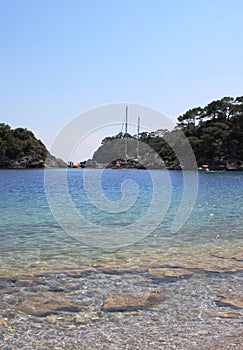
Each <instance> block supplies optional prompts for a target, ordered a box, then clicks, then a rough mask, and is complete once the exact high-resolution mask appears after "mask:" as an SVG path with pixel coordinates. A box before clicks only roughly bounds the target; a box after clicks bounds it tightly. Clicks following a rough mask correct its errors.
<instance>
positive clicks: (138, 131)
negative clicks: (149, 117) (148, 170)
mask: <svg viewBox="0 0 243 350" xmlns="http://www.w3.org/2000/svg"><path fill="white" fill-rule="evenodd" d="M139 133H140V117H138V129H137V159H139Z"/></svg>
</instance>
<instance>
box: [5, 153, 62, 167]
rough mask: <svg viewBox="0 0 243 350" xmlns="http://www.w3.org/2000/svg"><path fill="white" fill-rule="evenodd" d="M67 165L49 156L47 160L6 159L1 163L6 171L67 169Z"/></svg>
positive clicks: (29, 157)
mask: <svg viewBox="0 0 243 350" xmlns="http://www.w3.org/2000/svg"><path fill="white" fill-rule="evenodd" d="M66 167H67V163H65V162H64V161H63V160H62V159H60V158H56V157H54V156H52V155H51V154H48V156H47V158H46V159H45V158H37V157H35V156H25V157H21V158H18V159H9V158H5V159H3V160H1V161H0V168H4V169H41V168H66Z"/></svg>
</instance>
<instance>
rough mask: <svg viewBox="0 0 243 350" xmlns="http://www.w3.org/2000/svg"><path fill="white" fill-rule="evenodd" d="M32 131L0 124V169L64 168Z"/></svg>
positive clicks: (64, 164)
mask: <svg viewBox="0 0 243 350" xmlns="http://www.w3.org/2000/svg"><path fill="white" fill-rule="evenodd" d="M65 166H66V163H65V162H63V161H62V160H61V159H56V158H55V157H54V156H52V155H51V154H50V153H49V152H48V150H47V149H46V147H45V145H44V144H43V143H42V142H41V141H40V140H38V139H37V138H36V137H35V135H34V134H33V133H32V131H30V130H27V129H23V128H17V129H11V127H10V126H9V125H7V124H4V123H0V168H44V167H65Z"/></svg>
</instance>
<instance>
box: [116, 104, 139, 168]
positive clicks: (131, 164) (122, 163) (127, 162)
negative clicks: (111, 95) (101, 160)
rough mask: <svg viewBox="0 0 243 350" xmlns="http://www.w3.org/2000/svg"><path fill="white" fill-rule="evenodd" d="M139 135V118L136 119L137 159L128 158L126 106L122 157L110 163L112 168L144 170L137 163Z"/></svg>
mask: <svg viewBox="0 0 243 350" xmlns="http://www.w3.org/2000/svg"><path fill="white" fill-rule="evenodd" d="M139 133H140V117H138V122H137V145H136V149H137V155H136V156H137V157H136V158H129V156H128V142H129V140H128V139H129V137H128V107H127V106H126V112H125V130H124V136H123V139H124V157H121V158H119V159H116V160H115V161H113V162H112V164H113V166H114V168H116V169H131V168H135V169H144V167H143V166H142V165H141V164H140V163H139V160H140V155H139Z"/></svg>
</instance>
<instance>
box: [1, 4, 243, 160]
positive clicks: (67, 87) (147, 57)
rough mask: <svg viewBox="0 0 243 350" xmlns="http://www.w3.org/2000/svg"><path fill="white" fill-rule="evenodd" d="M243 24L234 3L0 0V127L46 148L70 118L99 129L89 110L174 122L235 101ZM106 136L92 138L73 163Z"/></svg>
mask: <svg viewBox="0 0 243 350" xmlns="http://www.w3.org/2000/svg"><path fill="white" fill-rule="evenodd" d="M242 18H243V1H242V0H232V1H228V0H198V1H195V0H183V1H182V0H170V1H169V0H89V1H88V0H85V1H84V0H70V1H66V0H0V49H1V54H0V98H1V100H0V122H4V123H6V124H9V125H11V126H12V127H26V128H28V129H31V130H32V131H33V132H34V133H35V135H36V136H37V137H38V138H40V139H41V140H42V141H43V142H44V143H45V144H46V146H47V147H48V148H49V149H51V145H52V143H53V141H54V140H55V138H56V136H57V135H58V134H59V133H60V131H61V130H62V128H63V127H65V126H66V125H67V124H68V123H69V122H70V121H71V120H72V119H73V118H74V117H75V116H76V117H77V116H78V115H80V114H82V113H83V114H82V118H83V119H82V120H83V125H85V124H86V121H87V120H88V119H87V118H96V119H97V120H96V124H97V125H99V123H100V125H102V123H103V121H102V116H100V115H99V114H95V113H93V114H89V113H85V111H89V110H93V109H94V108H96V107H97V106H102V105H106V104H114V103H117V102H122V103H124V105H125V104H129V103H131V104H138V105H145V106H147V107H149V108H152V109H154V110H156V111H159V112H160V113H162V114H163V115H165V116H167V117H168V118H169V119H170V120H172V121H173V122H174V123H176V120H177V117H178V116H179V115H181V114H183V113H184V112H185V111H186V110H188V109H189V108H193V107H197V106H205V105H206V104H207V103H209V102H211V101H212V100H215V99H219V98H222V97H224V96H233V97H235V96H241V95H242V94H243V93H242V86H243V85H242V82H243V45H242V37H243V35H242V34H243V21H242ZM121 114H122V113H121ZM99 118H101V119H99ZM117 118H118V119H119V118H120V119H121V121H122V120H123V116H122V115H121V117H120V115H119V116H118V117H117ZM132 118H135V117H132ZM141 118H142V116H141ZM115 119H116V118H113V117H112V114H111V115H110V123H112V122H114V120H115ZM133 122H135V120H133ZM146 122H147V121H146ZM162 124H163V123H161V125H159V124H158V125H155V126H154V125H152V126H151V127H155V128H160V127H163V125H162ZM101 129H102V128H101ZM101 129H100V130H101ZM118 129H119V130H117V131H118V132H119V131H120V127H119V128H118ZM110 131H111V129H109V128H108V129H106V128H103V129H102V132H100V133H97V132H91V133H90V135H91V136H90V138H89V140H88V141H87V140H86V141H87V142H86V143H85V144H83V147H81V149H80V151H79V152H80V155H79V157H80V160H81V159H86V158H88V157H90V156H91V154H92V152H93V151H94V150H95V148H96V147H97V145H98V144H99V143H100V140H101V139H102V138H103V137H104V136H105V135H106V134H107V133H108V134H109V133H110ZM87 132H88V131H87ZM69 137H71V136H70V135H69ZM67 142H68V140H67ZM64 147H65V140H64ZM58 153H59V154H58ZM55 155H57V156H62V151H60V152H59V151H58V150H56V154H55ZM76 157H78V155H77V156H76ZM65 160H67V159H65Z"/></svg>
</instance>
